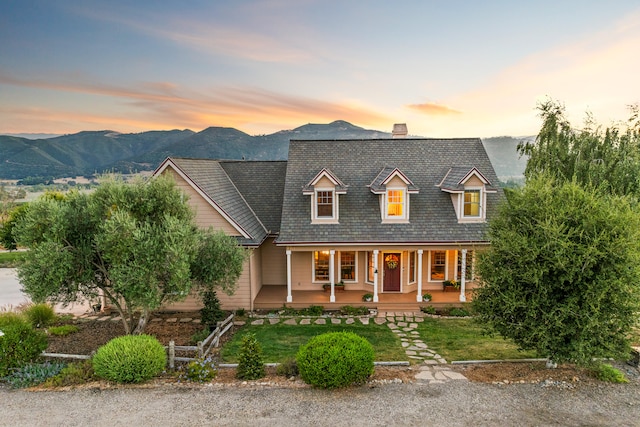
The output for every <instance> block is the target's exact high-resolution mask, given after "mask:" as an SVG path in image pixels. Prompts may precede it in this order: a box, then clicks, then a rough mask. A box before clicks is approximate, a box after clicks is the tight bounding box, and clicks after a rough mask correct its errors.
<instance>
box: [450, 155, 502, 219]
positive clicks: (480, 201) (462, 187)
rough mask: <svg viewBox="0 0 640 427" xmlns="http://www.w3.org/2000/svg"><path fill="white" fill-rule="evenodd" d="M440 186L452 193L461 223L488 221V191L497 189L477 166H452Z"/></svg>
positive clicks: (493, 191) (452, 200)
mask: <svg viewBox="0 0 640 427" xmlns="http://www.w3.org/2000/svg"><path fill="white" fill-rule="evenodd" d="M438 187H440V189H441V190H442V191H444V192H446V193H450V194H451V202H452V203H453V208H454V210H455V212H456V217H457V218H458V222H459V223H465V222H485V221H486V219H487V193H495V192H496V189H495V188H493V187H492V185H491V182H489V180H488V179H487V178H485V176H484V175H483V174H482V173H481V172H480V171H479V170H478V169H477V168H475V167H471V168H469V167H459V166H455V167H452V168H450V169H449V170H448V171H447V173H446V175H445V177H444V178H443V179H442V181H441V182H440V184H439V185H438Z"/></svg>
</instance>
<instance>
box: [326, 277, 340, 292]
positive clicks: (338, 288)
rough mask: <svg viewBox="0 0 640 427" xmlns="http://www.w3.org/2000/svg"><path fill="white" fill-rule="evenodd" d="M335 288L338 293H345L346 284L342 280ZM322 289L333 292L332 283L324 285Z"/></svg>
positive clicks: (335, 284)
mask: <svg viewBox="0 0 640 427" xmlns="http://www.w3.org/2000/svg"><path fill="white" fill-rule="evenodd" d="M333 286H334V287H335V290H336V292H339V291H340V292H342V291H344V282H343V281H342V280H341V281H340V282H339V283H334V285H333ZM322 289H324V290H325V291H326V292H329V291H331V283H325V284H324V285H322Z"/></svg>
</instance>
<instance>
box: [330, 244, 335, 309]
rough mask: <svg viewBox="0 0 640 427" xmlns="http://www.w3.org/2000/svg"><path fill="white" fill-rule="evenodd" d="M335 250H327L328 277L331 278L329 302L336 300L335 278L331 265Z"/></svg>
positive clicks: (332, 264)
mask: <svg viewBox="0 0 640 427" xmlns="http://www.w3.org/2000/svg"><path fill="white" fill-rule="evenodd" d="M335 254H336V251H334V250H331V251H329V278H330V279H331V297H330V298H329V302H336V278H335V277H334V276H335V275H334V274H333V266H334V260H333V258H334V256H335Z"/></svg>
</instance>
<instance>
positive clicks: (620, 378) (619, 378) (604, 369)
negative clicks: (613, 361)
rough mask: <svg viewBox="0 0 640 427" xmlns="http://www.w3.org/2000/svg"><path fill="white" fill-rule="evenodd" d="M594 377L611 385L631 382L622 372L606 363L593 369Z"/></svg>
mask: <svg viewBox="0 0 640 427" xmlns="http://www.w3.org/2000/svg"><path fill="white" fill-rule="evenodd" d="M593 372H594V375H595V377H596V378H597V379H599V380H600V381H606V382H610V383H616V384H621V383H628V382H629V380H628V379H627V377H625V376H624V374H623V373H622V372H620V370H618V369H616V368H614V367H613V366H611V365H609V364H606V363H599V364H597V365H596V367H595V368H593Z"/></svg>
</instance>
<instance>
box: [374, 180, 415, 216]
mask: <svg viewBox="0 0 640 427" xmlns="http://www.w3.org/2000/svg"><path fill="white" fill-rule="evenodd" d="M389 191H402V193H403V196H402V200H403V202H402V205H403V207H402V216H389V210H388V207H389ZM381 198H382V200H381V206H380V208H381V210H382V212H381V213H382V222H383V223H408V222H409V191H408V188H407V187H387V188H386V190H385V192H384V194H382V195H381Z"/></svg>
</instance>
